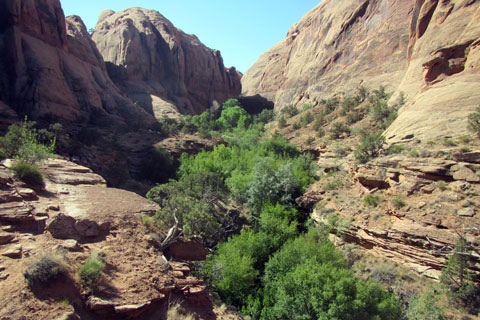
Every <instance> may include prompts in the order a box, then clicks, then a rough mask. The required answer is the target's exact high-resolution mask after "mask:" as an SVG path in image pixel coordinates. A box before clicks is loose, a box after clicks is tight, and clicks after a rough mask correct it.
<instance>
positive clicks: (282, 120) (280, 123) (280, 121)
mask: <svg viewBox="0 0 480 320" xmlns="http://www.w3.org/2000/svg"><path fill="white" fill-rule="evenodd" d="M286 126H287V120H285V117H284V116H283V115H282V116H280V118H279V119H278V127H279V128H280V129H283V128H285V127H286Z"/></svg>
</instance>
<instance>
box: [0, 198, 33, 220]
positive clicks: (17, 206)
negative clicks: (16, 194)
mask: <svg viewBox="0 0 480 320" xmlns="http://www.w3.org/2000/svg"><path fill="white" fill-rule="evenodd" d="M32 212H33V208H32V207H31V206H29V205H26V204H25V203H23V202H9V203H2V204H0V221H4V222H18V223H25V222H32V221H35V217H34V216H33V213H32Z"/></svg>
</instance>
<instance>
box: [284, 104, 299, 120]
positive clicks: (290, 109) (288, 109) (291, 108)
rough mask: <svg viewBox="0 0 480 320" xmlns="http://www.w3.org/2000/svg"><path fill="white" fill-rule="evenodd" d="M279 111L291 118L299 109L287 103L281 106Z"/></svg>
mask: <svg viewBox="0 0 480 320" xmlns="http://www.w3.org/2000/svg"><path fill="white" fill-rule="evenodd" d="M280 113H282V114H284V115H286V116H288V117H290V118H291V117H293V116H296V115H297V114H298V113H299V111H298V109H297V108H295V107H294V106H293V105H291V104H289V105H286V106H285V107H283V109H282V110H280Z"/></svg>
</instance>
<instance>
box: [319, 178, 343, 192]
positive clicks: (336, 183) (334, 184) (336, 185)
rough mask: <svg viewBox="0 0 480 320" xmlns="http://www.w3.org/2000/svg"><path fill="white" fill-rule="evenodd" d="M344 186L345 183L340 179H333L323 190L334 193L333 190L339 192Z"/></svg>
mask: <svg viewBox="0 0 480 320" xmlns="http://www.w3.org/2000/svg"><path fill="white" fill-rule="evenodd" d="M342 186H343V182H342V180H340V179H338V178H337V179H333V180H330V181H328V182H327V183H326V184H325V186H324V187H323V190H325V191H333V190H338V189H340V188H341V187H342Z"/></svg>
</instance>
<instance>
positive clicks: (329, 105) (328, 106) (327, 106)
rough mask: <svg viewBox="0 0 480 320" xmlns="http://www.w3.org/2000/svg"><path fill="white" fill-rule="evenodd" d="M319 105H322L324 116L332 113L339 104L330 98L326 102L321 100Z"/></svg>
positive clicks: (336, 100) (335, 99)
mask: <svg viewBox="0 0 480 320" xmlns="http://www.w3.org/2000/svg"><path fill="white" fill-rule="evenodd" d="M320 104H323V105H324V108H323V111H322V113H323V115H324V116H325V115H327V114H330V113H332V111H334V110H335V109H336V108H337V107H338V105H339V102H338V99H337V98H330V99H328V100H324V99H323V100H321V101H320Z"/></svg>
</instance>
